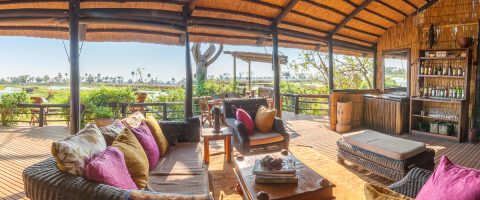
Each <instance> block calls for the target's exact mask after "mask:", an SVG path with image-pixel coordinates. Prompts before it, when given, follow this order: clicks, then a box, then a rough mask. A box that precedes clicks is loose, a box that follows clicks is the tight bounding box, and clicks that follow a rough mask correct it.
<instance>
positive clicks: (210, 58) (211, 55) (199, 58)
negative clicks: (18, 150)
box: [192, 43, 223, 85]
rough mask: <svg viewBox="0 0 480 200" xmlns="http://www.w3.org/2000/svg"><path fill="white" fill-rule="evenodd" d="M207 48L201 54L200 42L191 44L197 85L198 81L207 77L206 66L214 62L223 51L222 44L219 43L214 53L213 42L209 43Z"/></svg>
mask: <svg viewBox="0 0 480 200" xmlns="http://www.w3.org/2000/svg"><path fill="white" fill-rule="evenodd" d="M209 45H210V46H209V47H208V49H207V50H206V51H205V52H204V53H203V54H202V51H201V46H202V44H201V43H195V44H193V46H192V55H193V59H194V60H195V64H196V66H197V70H196V71H197V72H196V73H195V78H196V79H197V85H198V84H199V83H203V82H205V79H206V77H207V71H208V66H210V65H211V64H212V63H213V62H215V61H216V60H217V59H218V57H219V56H220V54H221V53H222V52H223V45H220V47H219V48H218V51H217V52H216V53H215V51H216V50H217V48H216V47H215V45H214V44H209Z"/></svg>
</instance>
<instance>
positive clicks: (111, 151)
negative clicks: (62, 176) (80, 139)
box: [85, 147, 138, 190]
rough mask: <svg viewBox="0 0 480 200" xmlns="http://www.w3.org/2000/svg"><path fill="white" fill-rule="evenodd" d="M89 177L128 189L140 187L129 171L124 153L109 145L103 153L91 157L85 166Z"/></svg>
mask: <svg viewBox="0 0 480 200" xmlns="http://www.w3.org/2000/svg"><path fill="white" fill-rule="evenodd" d="M85 175H86V177H87V179H89V180H93V181H96V182H99V183H103V184H107V185H111V186H115V187H119V188H122V189H126V190H136V189H138V188H137V186H136V185H135V182H133V180H132V178H131V177H130V174H129V173H128V169H127V165H126V164H125V158H124V157H123V153H122V152H121V151H120V150H118V149H117V148H116V147H108V148H107V149H106V150H105V151H104V152H103V153H101V154H99V155H97V156H95V157H93V158H91V159H89V160H88V161H87V166H86V168H85Z"/></svg>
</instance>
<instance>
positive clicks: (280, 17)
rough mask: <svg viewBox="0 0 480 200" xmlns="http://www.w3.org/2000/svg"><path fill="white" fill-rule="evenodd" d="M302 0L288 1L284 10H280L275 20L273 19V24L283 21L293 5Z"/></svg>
mask: <svg viewBox="0 0 480 200" xmlns="http://www.w3.org/2000/svg"><path fill="white" fill-rule="evenodd" d="M299 1H300V0H290V2H288V4H287V6H286V7H285V8H284V9H283V10H282V12H280V14H279V15H278V16H277V17H276V18H275V20H274V21H273V23H272V25H273V26H278V24H280V22H282V20H283V18H285V17H286V16H287V15H288V13H289V12H290V11H291V10H292V9H293V7H295V5H297V3H298V2H299Z"/></svg>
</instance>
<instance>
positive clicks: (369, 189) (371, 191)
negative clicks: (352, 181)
mask: <svg viewBox="0 0 480 200" xmlns="http://www.w3.org/2000/svg"><path fill="white" fill-rule="evenodd" d="M364 190H365V199H367V200H413V199H412V198H410V197H407V196H405V195H402V194H399V193H397V192H394V191H391V190H389V189H387V188H384V187H381V186H377V185H372V184H368V183H367V184H365V188H364Z"/></svg>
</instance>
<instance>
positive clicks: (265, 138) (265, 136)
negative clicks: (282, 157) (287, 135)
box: [248, 131, 284, 146]
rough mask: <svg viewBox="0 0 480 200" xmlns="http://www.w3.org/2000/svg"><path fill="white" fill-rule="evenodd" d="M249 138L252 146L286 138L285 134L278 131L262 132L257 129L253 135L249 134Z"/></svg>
mask: <svg viewBox="0 0 480 200" xmlns="http://www.w3.org/2000/svg"><path fill="white" fill-rule="evenodd" d="M248 138H249V139H250V145H251V146H255V145H263V144H271V143H275V142H281V141H283V140H284V138H283V135H282V134H280V133H276V132H268V133H262V132H258V131H256V132H255V133H253V135H249V136H248Z"/></svg>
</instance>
